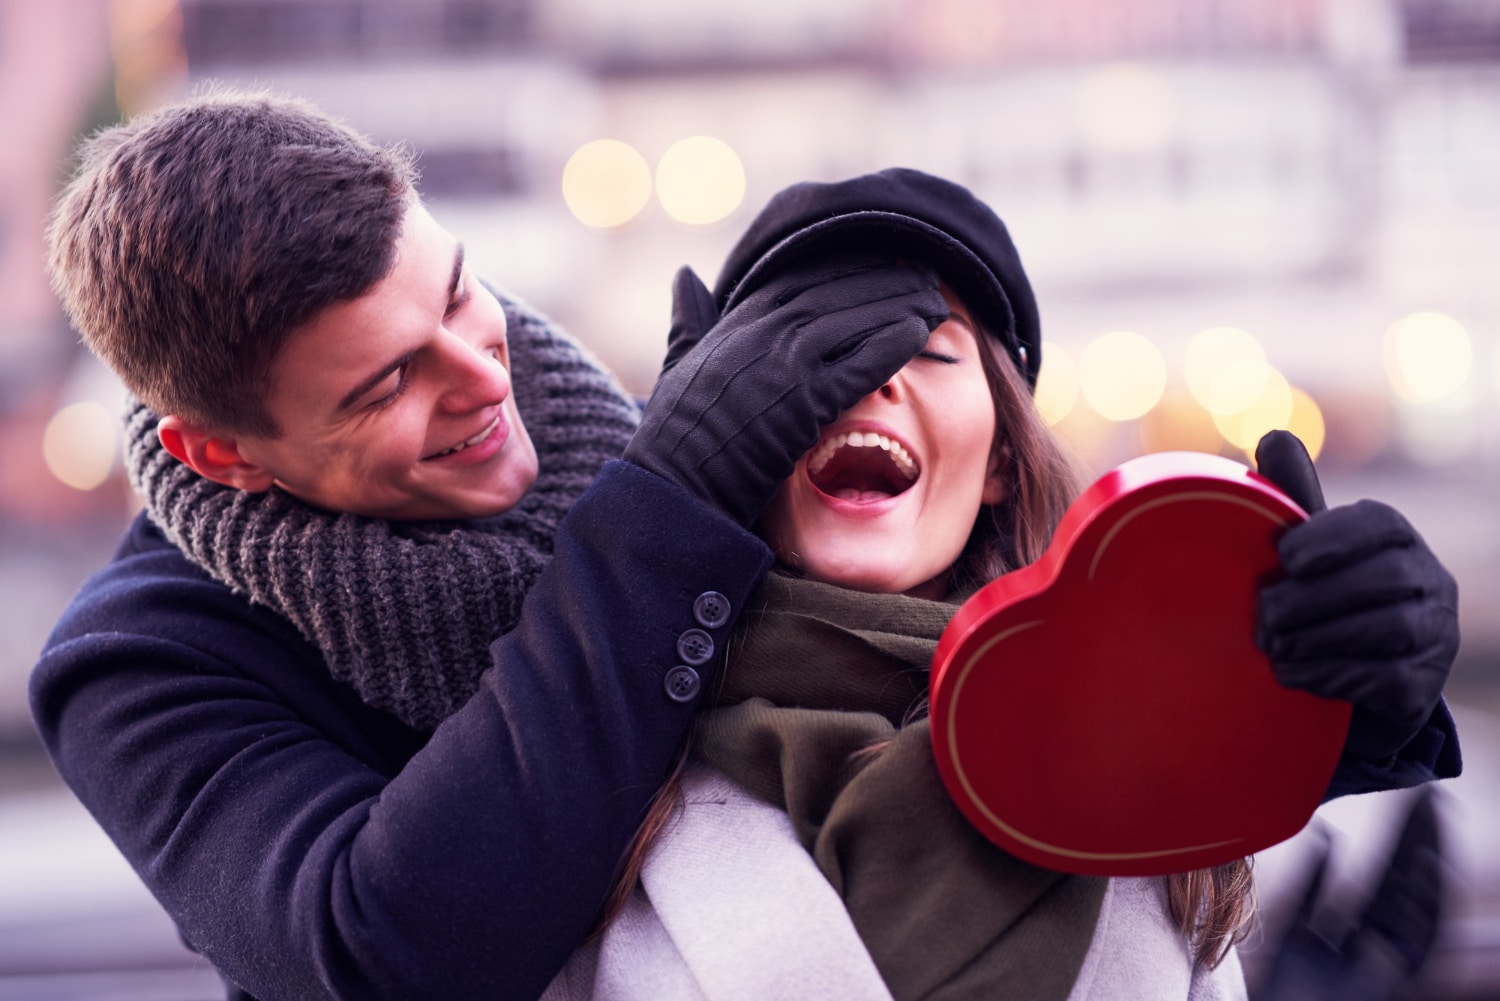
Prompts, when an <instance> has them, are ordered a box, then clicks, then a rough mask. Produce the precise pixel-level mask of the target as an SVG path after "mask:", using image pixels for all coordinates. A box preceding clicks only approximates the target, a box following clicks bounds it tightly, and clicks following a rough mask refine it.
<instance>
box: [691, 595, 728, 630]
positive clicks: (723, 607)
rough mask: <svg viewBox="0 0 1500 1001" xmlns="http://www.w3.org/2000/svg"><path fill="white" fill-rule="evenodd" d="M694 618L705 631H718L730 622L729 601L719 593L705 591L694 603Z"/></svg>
mask: <svg viewBox="0 0 1500 1001" xmlns="http://www.w3.org/2000/svg"><path fill="white" fill-rule="evenodd" d="M693 618H695V619H697V620H698V625H700V626H702V627H703V628H704V629H717V628H719V627H720V626H722V625H723V624H724V623H726V622H728V621H729V599H728V598H726V597H724V596H723V595H722V594H720V593H719V592H718V591H704V592H703V593H702V594H700V595H698V600H697V601H695V602H693Z"/></svg>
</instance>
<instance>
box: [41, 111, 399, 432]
mask: <svg viewBox="0 0 1500 1001" xmlns="http://www.w3.org/2000/svg"><path fill="white" fill-rule="evenodd" d="M79 160H80V165H79V169H78V173H77V174H76V176H75V177H74V179H73V180H72V182H71V183H70V184H69V185H68V186H67V188H66V189H65V190H64V191H63V193H62V194H61V195H60V196H59V198H58V201H57V204H56V206H55V207H54V210H53V214H52V219H51V224H50V225H49V227H48V231H47V239H48V244H49V248H50V260H49V268H50V272H51V276H52V284H53V287H54V288H55V289H56V291H57V294H58V296H59V298H60V299H61V300H62V303H63V307H64V309H65V310H66V311H67V313H68V317H69V319H70V320H71V321H72V322H73V325H74V326H75V327H76V328H77V329H78V330H79V332H80V333H82V335H83V338H84V340H85V341H86V342H87V343H88V345H89V347H90V348H91V349H92V350H93V351H94V353H95V354H97V355H98V356H99V357H100V358H101V359H103V360H104V362H105V363H106V364H108V365H109V366H110V367H111V368H112V369H114V371H115V372H116V373H117V374H118V375H119V376H120V378H121V379H122V380H123V381H124V382H125V384H126V386H127V387H128V388H129V389H130V390H131V391H132V392H134V393H135V394H136V395H138V396H139V397H141V399H143V400H144V401H145V402H146V403H147V404H148V405H150V406H151V407H152V408H153V409H154V410H156V411H157V412H158V413H161V414H176V415H179V416H181V417H183V418H185V419H187V420H189V421H192V422H193V423H196V424H198V425H200V426H202V427H204V428H208V429H212V430H215V431H219V432H224V433H239V434H254V435H261V436H275V435H278V434H279V433H280V429H279V428H277V427H276V424H275V422H274V421H273V420H272V419H271V416H270V414H269V412H268V411H267V409H266V400H267V398H268V396H269V392H270V388H271V386H270V369H271V366H272V364H273V362H274V361H275V359H276V356H277V353H278V352H279V351H280V350H281V347H282V346H283V345H284V344H285V343H286V339H287V337H288V335H289V334H290V333H291V332H292V331H293V330H294V329H296V328H297V327H298V326H300V325H302V324H304V323H306V322H308V321H309V320H311V319H312V318H313V317H314V316H316V315H317V314H318V313H319V312H320V311H322V310H323V309H325V308H326V307H328V306H330V305H332V304H333V303H335V302H339V301H344V300H349V299H355V298H358V297H359V296H361V295H363V294H364V293H365V292H367V291H369V290H370V289H371V288H372V287H373V286H374V285H375V284H376V283H378V282H379V281H380V279H381V278H383V277H384V276H385V275H386V274H387V273H388V272H389V271H390V269H391V267H392V265H393V264H394V257H395V244H396V240H397V238H398V237H399V236H400V233H401V225H402V220H403V219H404V217H405V213H406V208H407V205H408V201H407V200H408V198H409V197H412V186H413V184H414V182H415V171H414V168H413V166H412V159H411V157H410V155H409V154H408V153H407V152H405V151H404V150H402V149H399V148H383V147H380V146H377V145H375V144H374V143H372V142H370V141H369V140H368V139H366V138H365V137H364V136H362V135H360V134H358V133H357V132H354V131H353V130H351V129H349V128H347V127H345V126H344V125H342V124H340V123H338V122H336V121H334V120H333V119H331V118H329V117H328V116H326V115H324V114H323V113H321V112H320V111H318V110H317V109H316V108H314V107H312V106H311V105H309V104H307V103H305V102H302V101H298V100H294V99H290V98H284V97H278V96H274V95H270V94H264V93H253V94H247V93H235V92H231V91H226V90H222V89H219V90H212V91H207V92H204V93H202V94H199V95H197V96H195V97H193V98H190V99H188V100H186V101H184V102H183V103H180V104H175V105H172V106H169V107H166V108H164V109H162V110H159V111H156V112H154V113H152V114H149V115H146V116H143V117H140V118H137V119H135V120H133V121H131V122H130V123H128V124H125V125H119V126H114V127H111V128H108V129H105V130H103V131H101V132H99V133H97V134H96V135H94V136H93V137H91V138H90V139H87V140H85V141H84V143H83V144H82V145H81V146H80V149H79Z"/></svg>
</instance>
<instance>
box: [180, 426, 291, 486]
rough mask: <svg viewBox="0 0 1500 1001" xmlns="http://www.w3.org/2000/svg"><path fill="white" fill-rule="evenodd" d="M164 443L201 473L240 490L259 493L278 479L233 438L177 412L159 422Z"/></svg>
mask: <svg viewBox="0 0 1500 1001" xmlns="http://www.w3.org/2000/svg"><path fill="white" fill-rule="evenodd" d="M156 436H157V437H158V438H160V439H161V446H162V448H165V449H166V450H167V451H168V452H170V453H171V454H172V456H173V457H174V458H175V459H177V461H178V462H181V463H182V464H183V465H185V466H188V467H189V468H191V469H192V470H193V472H195V473H197V474H198V475H199V476H201V477H203V478H204V479H206V480H213V481H214V482H215V483H222V484H224V485H225V486H226V487H234V488H235V489H237V490H249V491H251V492H256V493H258V492H259V491H262V490H269V489H270V488H271V484H272V483H273V482H274V481H275V477H274V476H272V475H271V474H270V473H269V472H267V471H266V469H265V468H263V467H261V466H258V465H256V464H255V463H253V462H251V461H250V460H248V459H246V458H245V457H244V456H243V455H242V454H240V448H239V445H238V444H236V443H235V441H234V439H233V438H224V437H220V436H218V435H214V434H210V433H209V432H207V431H205V430H203V429H202V428H200V427H198V426H197V425H196V424H193V423H191V422H189V421H187V420H185V419H184V418H181V417H177V416H170V415H169V416H167V417H163V418H162V419H161V421H160V422H159V423H158V424H157V425H156Z"/></svg>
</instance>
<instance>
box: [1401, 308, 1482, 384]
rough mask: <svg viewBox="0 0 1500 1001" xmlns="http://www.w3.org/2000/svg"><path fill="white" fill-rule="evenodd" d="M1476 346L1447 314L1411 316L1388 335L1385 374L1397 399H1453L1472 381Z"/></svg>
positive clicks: (1467, 333) (1425, 313) (1428, 313)
mask: <svg viewBox="0 0 1500 1001" xmlns="http://www.w3.org/2000/svg"><path fill="white" fill-rule="evenodd" d="M1473 364H1474V345H1473V344H1472V343H1471V342H1470V340H1469V332H1468V331H1467V330H1465V329H1464V328H1463V327H1462V326H1461V325H1460V324H1459V322H1458V321H1457V320H1455V319H1453V317H1451V316H1448V315H1447V314H1445V313H1431V312H1424V313H1412V314H1411V315H1410V316H1406V317H1403V318H1402V319H1400V320H1398V321H1396V323H1394V324H1392V326H1391V328H1390V330H1388V331H1387V332H1386V335H1385V371H1386V375H1387V376H1388V377H1389V378H1390V380H1391V386H1392V388H1394V389H1395V391H1396V395H1398V396H1400V397H1401V398H1402V399H1403V400H1407V401H1410V402H1412V403H1428V402H1431V401H1433V400H1440V399H1442V398H1443V397H1446V396H1451V395H1452V394H1453V393H1454V392H1456V391H1457V390H1458V388H1459V387H1460V386H1462V385H1463V384H1464V381H1465V380H1466V379H1468V377H1469V369H1470V368H1471V367H1473Z"/></svg>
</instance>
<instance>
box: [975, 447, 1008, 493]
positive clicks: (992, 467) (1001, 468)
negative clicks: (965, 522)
mask: <svg viewBox="0 0 1500 1001" xmlns="http://www.w3.org/2000/svg"><path fill="white" fill-rule="evenodd" d="M1009 470H1010V446H1009V445H1002V446H1000V447H999V448H995V449H991V450H990V462H989V468H987V469H986V470H985V474H984V493H982V494H980V495H979V502H980V503H981V504H992V505H993V504H999V503H1001V502H1002V501H1004V500H1005V497H1006V494H1008V493H1010V488H1009V485H1008V483H1007V480H1008V479H1009V477H1008V476H1007V475H1006V473H1008V472H1009Z"/></svg>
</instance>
